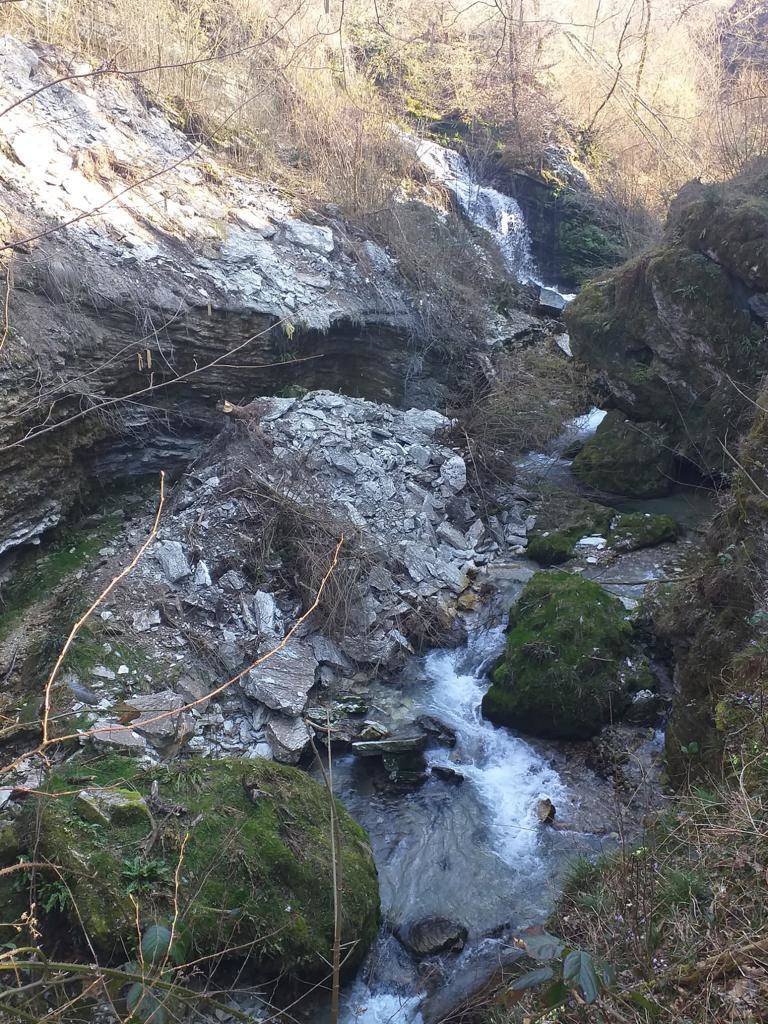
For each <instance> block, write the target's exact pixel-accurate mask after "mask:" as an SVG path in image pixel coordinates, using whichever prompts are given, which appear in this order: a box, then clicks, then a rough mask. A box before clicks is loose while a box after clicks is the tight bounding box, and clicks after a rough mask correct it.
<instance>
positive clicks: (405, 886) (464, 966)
mask: <svg viewBox="0 0 768 1024" xmlns="http://www.w3.org/2000/svg"><path fill="white" fill-rule="evenodd" d="M503 643H504V638H503V633H502V630H501V628H500V627H498V628H495V629H490V630H479V631H478V632H476V633H475V634H474V636H473V638H472V639H471V641H470V642H469V643H468V644H467V645H466V646H464V647H461V648H459V649H457V650H450V651H447V650H438V651H434V652H432V653H431V654H429V655H427V656H426V657H425V658H421V659H414V661H413V662H412V663H411V664H410V665H409V666H408V668H407V670H406V671H405V672H404V674H403V678H402V679H401V680H399V681H395V682H394V683H392V684H388V686H387V687H386V688H383V689H386V690H389V691H390V694H391V693H392V692H394V693H395V694H397V695H399V699H400V702H401V704H400V709H401V711H402V713H403V716H404V717H405V716H407V717H408V718H410V719H411V720H412V719H413V716H415V715H419V714H430V715H433V716H434V717H436V718H438V719H439V720H440V721H441V722H444V723H445V724H447V725H448V726H450V727H451V728H452V729H453V730H455V733H456V745H455V747H453V748H448V747H443V746H438V745H436V746H434V747H433V748H432V749H429V750H428V751H427V761H428V763H429V765H430V766H432V765H437V766H439V765H445V766H449V767H451V768H453V769H455V770H456V771H458V772H460V773H461V774H462V775H463V776H464V782H463V783H461V784H460V785H456V784H455V783H450V782H446V781H443V780H441V779H440V778H438V777H437V776H430V777H429V778H428V781H427V782H426V783H425V784H424V785H423V786H422V787H420V788H419V789H417V790H415V791H413V792H410V793H406V794H403V793H399V794H398V793H391V792H387V791H385V790H384V791H382V790H377V789H376V788H375V785H374V781H373V777H372V776H371V775H370V774H369V770H368V768H369V762H368V761H367V759H357V758H355V757H353V756H351V755H349V756H344V757H340V758H338V759H337V761H336V763H335V766H334V772H335V779H336V788H337V792H339V795H340V796H341V798H342V799H343V801H344V803H345V804H346V805H347V807H348V808H349V809H350V811H351V812H352V813H353V815H354V816H355V817H356V818H357V819H358V820H359V821H360V822H361V824H363V825H364V826H365V828H366V829H367V830H368V832H369V834H370V836H371V843H372V846H373V851H374V856H375V858H376V863H377V866H378V869H379V879H380V886H381V897H382V907H383V911H384V918H385V927H384V929H383V930H382V935H381V936H380V939H379V942H378V944H377V946H376V948H375V949H374V951H373V953H372V954H371V956H370V957H369V959H368V961H367V962H366V965H365V966H364V968H363V970H362V971H361V973H360V975H359V977H358V979H357V980H356V982H355V984H354V985H353V987H352V989H351V990H350V991H349V993H348V994H347V997H346V1002H345V1012H344V1017H343V1020H344V1021H345V1024H354V1022H360V1024H383V1022H385V1021H393V1022H394V1021H396V1022H401V1021H410V1020H415V1021H416V1020H420V1019H421V1015H420V1006H421V1003H422V1000H423V999H424V997H425V993H424V990H423V987H422V986H421V984H420V979H419V972H418V970H417V965H416V964H415V963H414V962H413V961H412V960H411V958H410V956H409V955H408V954H407V953H406V952H405V950H404V949H403V947H402V946H400V944H399V942H397V940H396V939H395V938H394V937H393V936H392V934H391V933H392V931H393V930H396V929H397V928H398V926H402V925H407V924H409V923H412V922H415V921H418V920H420V919H422V918H425V917H430V916H440V917H445V918H448V919H449V920H451V921H456V922H459V923H461V924H463V925H464V926H465V927H466V928H467V929H468V932H469V941H468V945H467V948H466V950H465V951H464V953H463V954H462V955H461V956H460V957H458V958H454V960H453V962H452V963H451V964H450V965H449V974H450V976H451V977H454V978H456V977H461V978H463V981H462V983H461V985H463V986H465V987H466V988H471V987H472V981H473V980H474V979H475V978H476V977H478V976H479V974H478V972H480V974H481V973H482V972H483V971H484V970H485V971H486V973H487V971H488V970H489V969H490V967H491V966H492V965H493V964H494V963H496V962H498V960H499V957H500V956H503V955H504V953H505V951H507V952H508V951H509V945H508V943H506V942H505V941H504V940H503V939H500V938H498V937H496V938H494V937H493V933H494V932H498V931H499V930H501V929H503V928H504V926H506V925H510V924H511V925H512V926H514V927H521V926H524V925H527V924H531V923H534V922H538V921H541V920H543V919H544V917H545V916H546V914H547V912H548V909H549V908H550V906H551V899H552V895H553V892H554V885H555V880H556V877H557V869H558V866H559V865H563V864H564V863H565V862H566V861H567V860H568V859H570V858H571V857H572V856H573V855H574V853H575V852H577V848H578V849H584V848H586V847H588V846H589V845H592V844H590V842H589V840H587V839H586V838H584V837H581V836H579V835H578V834H576V833H566V832H554V831H551V830H548V829H542V827H541V826H540V825H539V824H538V821H537V817H536V805H537V802H538V800H539V799H540V798H541V797H543V796H548V797H550V799H552V801H553V802H554V803H555V804H556V806H557V807H558V811H559V812H560V810H561V809H562V810H563V811H564V812H565V814H566V817H567V816H568V813H567V808H569V807H570V806H571V805H572V799H571V796H570V794H569V793H568V791H567V788H566V786H565V785H564V784H563V782H562V781H561V779H560V778H559V776H558V774H557V773H556V772H555V771H554V770H553V769H552V768H551V767H550V766H549V763H548V759H547V758H546V756H545V755H543V754H542V753H540V752H537V751H536V750H535V749H534V748H533V747H532V746H531V745H530V744H528V743H527V742H526V741H525V740H523V739H521V738H520V737H518V736H516V735H515V734H514V733H512V732H510V731H509V730H507V729H503V728H497V727H495V726H493V725H491V724H490V723H489V722H487V721H485V720H484V719H483V717H482V715H481V713H480V702H481V700H482V697H483V693H484V691H485V689H486V688H487V685H488V679H487V670H488V667H489V665H490V664H491V663H492V662H493V660H495V658H496V657H497V656H498V654H499V653H500V652H501V650H502V648H503ZM373 699H374V702H375V701H376V699H377V698H376V694H375V693H374V697H373ZM385 699H386V695H385V694H384V693H382V700H385ZM390 706H391V696H390ZM397 715H398V710H397V709H395V710H394V724H397ZM390 721H392V719H390ZM461 985H460V986H459V988H460V989H461Z"/></svg>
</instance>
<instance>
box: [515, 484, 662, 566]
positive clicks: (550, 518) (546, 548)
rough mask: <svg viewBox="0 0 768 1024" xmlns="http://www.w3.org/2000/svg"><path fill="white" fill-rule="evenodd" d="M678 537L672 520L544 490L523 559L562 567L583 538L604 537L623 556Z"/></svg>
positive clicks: (568, 492)
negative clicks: (616, 508) (620, 509)
mask: <svg viewBox="0 0 768 1024" xmlns="http://www.w3.org/2000/svg"><path fill="white" fill-rule="evenodd" d="M679 535H680V527H679V525H678V524H677V523H676V522H675V520H674V519H672V517H671V516H665V515H655V514H653V513H650V512H617V511H616V510H615V509H613V508H609V507H607V506H606V505H599V504H597V502H594V501H588V500H587V499H586V498H582V497H581V496H580V495H578V494H574V493H573V492H572V491H565V490H559V489H557V488H546V489H543V490H542V492H541V495H540V497H539V500H538V502H537V505H536V528H535V529H534V530H533V531H532V532H531V534H530V540H529V543H528V547H527V549H526V555H527V556H528V557H529V558H532V559H533V560H534V561H535V562H538V563H539V565H547V566H549V565H562V564H563V563H564V562H567V561H568V560H569V559H571V558H573V557H574V556H575V555H576V553H577V546H578V543H579V541H580V540H581V539H582V538H584V537H594V536H600V537H605V540H606V544H607V546H608V547H609V548H612V549H614V550H615V551H618V552H626V551H638V550H640V549H641V548H651V547H656V546H657V545H658V544H665V543H669V542H671V541H674V540H677V538H678V537H679Z"/></svg>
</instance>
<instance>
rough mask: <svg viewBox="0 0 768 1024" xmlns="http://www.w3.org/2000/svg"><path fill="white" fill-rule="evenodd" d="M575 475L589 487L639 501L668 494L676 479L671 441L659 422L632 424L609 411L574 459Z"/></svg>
mask: <svg viewBox="0 0 768 1024" xmlns="http://www.w3.org/2000/svg"><path fill="white" fill-rule="evenodd" d="M572 469H573V474H574V476H575V477H576V478H577V479H578V480H579V481H581V483H583V484H586V485H587V486H588V487H593V488H595V489H596V490H599V491H609V492H612V493H614V494H626V495H631V496H632V497H637V498H655V497H659V496H661V495H664V494H668V493H669V491H670V490H671V489H672V486H673V483H674V479H675V455H674V449H673V448H672V446H671V438H670V435H669V434H668V432H667V431H666V430H664V429H663V428H661V427H660V426H659V425H658V424H656V423H648V422H645V423H631V422H629V421H628V420H627V419H626V418H625V416H624V415H623V414H622V413H620V412H617V411H613V412H609V413H608V415H607V416H606V417H605V419H604V420H603V421H602V423H601V424H600V426H599V427H598V428H597V431H596V432H595V435H594V437H592V438H590V439H589V440H588V441H587V442H586V444H585V445H584V447H583V448H582V449H581V451H580V452H579V453H578V455H577V456H576V458H575V459H574V460H573V465H572Z"/></svg>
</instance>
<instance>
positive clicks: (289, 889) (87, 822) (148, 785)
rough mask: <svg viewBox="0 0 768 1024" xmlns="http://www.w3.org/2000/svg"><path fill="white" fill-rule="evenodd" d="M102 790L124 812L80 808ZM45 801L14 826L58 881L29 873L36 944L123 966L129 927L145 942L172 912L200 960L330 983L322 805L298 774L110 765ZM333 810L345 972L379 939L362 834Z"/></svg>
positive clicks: (229, 765) (54, 782)
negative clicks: (66, 945) (59, 941)
mask: <svg viewBox="0 0 768 1024" xmlns="http://www.w3.org/2000/svg"><path fill="white" fill-rule="evenodd" d="M104 791H107V792H113V793H117V794H119V799H118V800H115V799H114V798H113V799H110V800H104V801H102V800H96V801H94V800H93V799H91V798H89V796H88V794H89V793H91V794H93V793H96V794H98V793H99V792H104ZM46 792H48V793H49V794H50V793H58V794H60V795H58V796H56V797H51V796H49V797H47V798H46V799H42V798H41V799H39V800H30V801H28V802H27V803H26V805H25V808H24V812H23V814H22V816H21V818H20V819H19V820H18V822H17V823H16V831H17V835H18V840H19V844H20V849H21V851H22V852H25V853H27V854H28V855H29V854H31V853H32V851H34V859H35V860H37V861H41V860H49V861H51V862H52V863H54V864H56V865H58V866H59V870H60V872H61V875H60V878H57V876H56V875H54V876H52V877H51V878H48V877H47V876H46V874H45V873H44V872H42V873H40V874H38V878H37V883H36V884H37V887H38V888H37V903H38V911H39V910H40V908H41V907H42V909H43V930H44V933H46V932H47V931H50V933H51V935H54V934H57V935H61V934H62V927H63V926H64V925H65V924H66V927H67V928H68V929H69V934H70V936H71V941H72V943H73V945H74V946H75V947H77V946H78V944H79V945H84V943H85V935H86V934H87V936H88V938H89V940H90V942H91V943H92V944H93V946H94V948H95V949H96V951H97V952H98V953H99V955H100V956H102V957H103V958H104V959H105V960H112V961H118V962H121V961H125V960H127V959H129V958H130V956H131V954H132V952H133V951H134V950H135V945H136V935H137V926H136V923H137V917H138V921H139V923H140V927H141V929H142V930H144V929H145V928H146V927H147V926H149V925H151V924H152V923H154V922H162V921H167V920H169V919H171V918H173V915H174V901H175V900H176V899H177V900H178V910H179V920H180V921H181V922H183V925H184V928H185V931H186V934H187V935H188V936H189V940H190V943H191V945H192V949H193V951H194V953H195V954H196V955H197V956H211V955H213V954H216V953H220V954H222V955H223V956H224V957H226V956H227V955H230V956H233V957H236V958H248V959H250V960H251V961H253V962H254V963H256V964H257V965H260V966H263V967H264V968H265V969H269V970H272V969H273V968H275V967H276V966H279V970H280V971H281V972H282V973H283V974H285V975H288V976H294V977H296V976H301V977H313V976H317V975H319V974H325V973H326V972H327V964H328V962H329V961H330V959H331V951H332V945H333V933H334V928H333V885H332V861H331V840H330V835H329V798H328V794H327V791H326V790H325V789H324V788H323V787H322V786H320V785H319V784H318V783H317V782H315V781H314V780H313V779H311V778H310V777H309V776H307V775H306V774H305V773H303V772H301V771H299V770H298V769H295V768H290V767H287V766H284V765H277V764H273V763H271V762H267V761H260V760H257V761H245V760H221V761H213V760H204V759H191V760H189V761H185V762H183V763H182V762H179V763H178V764H177V765H174V766H173V767H164V766H160V767H154V768H143V767H142V766H141V765H139V764H138V763H137V762H136V760H135V759H131V758H123V757H117V756H108V757H105V758H103V759H101V760H98V761H93V760H87V761H86V760H83V761H82V762H81V763H77V762H69V763H68V764H67V765H65V766H63V767H61V768H59V769H58V770H57V771H56V772H55V773H54V774H53V776H52V777H51V779H50V780H49V783H48V785H47V786H46ZM130 793H135V794H137V795H140V796H139V797H137V799H135V800H132V799H131V798H129V796H128V794H130ZM140 797H143V798H144V800H146V804H147V808H148V810H147V809H146V808H144V807H143V806H142V803H141V800H140ZM118 804H119V809H118ZM94 807H96V810H97V811H98V812H99V813H96V811H94ZM129 808H131V809H132V810H131V813H128V809H129ZM336 810H337V814H338V822H339V833H340V840H341V844H340V845H341V876H342V880H343V892H342V896H341V901H342V923H343V942H344V943H345V944H347V943H351V944H352V945H351V946H350V947H349V948H351V956H350V957H349V959H348V960H347V961H346V966H347V967H352V966H354V965H355V964H357V963H359V961H360V959H361V958H362V956H363V954H364V953H365V951H366V949H367V948H368V946H369V945H370V943H371V941H372V939H373V937H374V936H375V934H376V931H377V927H378V921H379V892H378V882H377V876H376V868H375V866H374V862H373V858H372V855H371V850H370V847H369V845H368V840H367V837H366V834H365V832H364V831H363V829H362V828H360V826H359V825H357V824H356V823H355V822H354V821H353V820H352V819H351V818H350V816H349V815H348V814H347V812H346V811H345V810H344V808H343V807H342V806H341V805H340V804H339V803H338V802H337V803H336ZM150 814H151V818H150ZM18 878H19V876H18V875H16V876H9V878H8V880H7V881H6V880H5V879H3V880H2V882H0V889H2V886H3V885H5V886H7V888H8V889H9V892H8V893H6V894H5V897H4V899H3V897H2V894H0V899H2V901H3V902H4V903H5V905H8V902H9V900H10V897H11V895H12V894H11V892H10V890H11V889H12V888H14V887H15V888H18V885H17V882H18ZM57 883H64V885H62V886H61V893H60V895H61V899H60V900H57V899H54V900H52V901H49V900H47V899H46V892H47V890H49V889H50V887H51V885H56V884H57ZM70 894H71V898H70ZM46 907H49V912H48V913H46ZM62 917H63V918H64V919H65V921H62Z"/></svg>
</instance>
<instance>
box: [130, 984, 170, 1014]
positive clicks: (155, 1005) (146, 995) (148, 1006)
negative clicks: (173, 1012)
mask: <svg viewBox="0 0 768 1024" xmlns="http://www.w3.org/2000/svg"><path fill="white" fill-rule="evenodd" d="M125 1005H126V1006H127V1007H128V1010H129V1011H130V1014H131V1017H132V1018H133V1020H135V1021H139V1022H140V1024H168V1014H167V1013H166V1012H165V1009H164V1007H163V1005H162V1003H161V1002H160V1000H159V999H158V998H157V996H156V995H155V994H154V992H153V991H152V989H151V988H147V987H146V986H145V985H142V984H141V982H140V981H136V982H134V984H133V985H131V987H130V988H129V989H128V992H127V994H126V997H125Z"/></svg>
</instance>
